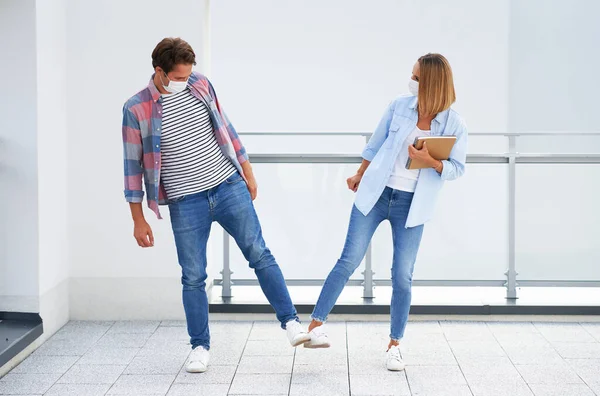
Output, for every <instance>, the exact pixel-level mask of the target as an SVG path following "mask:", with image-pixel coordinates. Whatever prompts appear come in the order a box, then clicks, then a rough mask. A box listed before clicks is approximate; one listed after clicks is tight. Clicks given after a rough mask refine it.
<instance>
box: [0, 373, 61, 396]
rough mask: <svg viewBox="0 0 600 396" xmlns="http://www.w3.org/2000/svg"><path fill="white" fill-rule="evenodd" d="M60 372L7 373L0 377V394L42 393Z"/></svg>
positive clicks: (56, 378) (52, 383) (50, 385)
mask: <svg viewBox="0 0 600 396" xmlns="http://www.w3.org/2000/svg"><path fill="white" fill-rule="evenodd" d="M59 377H60V374H12V373H11V374H7V375H5V376H4V377H2V378H1V379H0V395H24V394H25V395H26V394H32V395H36V394H44V393H45V392H46V391H48V389H50V388H51V387H52V385H54V383H55V382H56V380H58V378H59Z"/></svg>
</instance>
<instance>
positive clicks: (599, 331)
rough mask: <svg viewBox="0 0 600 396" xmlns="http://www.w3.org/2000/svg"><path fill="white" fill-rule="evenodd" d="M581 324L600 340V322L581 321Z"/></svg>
mask: <svg viewBox="0 0 600 396" xmlns="http://www.w3.org/2000/svg"><path fill="white" fill-rule="evenodd" d="M580 324H581V326H582V327H583V328H584V329H585V330H586V331H587V332H588V333H590V334H591V335H592V337H594V338H595V339H596V341H598V342H600V323H598V322H595V323H580Z"/></svg>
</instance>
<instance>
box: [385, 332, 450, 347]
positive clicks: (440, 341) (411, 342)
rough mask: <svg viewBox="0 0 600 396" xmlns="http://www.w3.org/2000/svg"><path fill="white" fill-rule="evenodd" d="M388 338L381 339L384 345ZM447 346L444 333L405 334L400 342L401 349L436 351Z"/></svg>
mask: <svg viewBox="0 0 600 396" xmlns="http://www.w3.org/2000/svg"><path fill="white" fill-rule="evenodd" d="M387 343H388V340H387V339H386V340H384V341H383V343H382V344H383V345H384V347H387ZM448 348H449V344H448V340H446V337H445V336H444V334H418V335H413V336H406V337H404V338H403V339H402V341H401V342H400V349H401V350H402V351H431V350H433V351H438V350H446V349H448Z"/></svg>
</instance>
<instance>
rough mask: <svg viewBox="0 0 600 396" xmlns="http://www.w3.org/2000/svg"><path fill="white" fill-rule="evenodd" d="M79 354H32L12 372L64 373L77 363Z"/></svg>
mask: <svg viewBox="0 0 600 396" xmlns="http://www.w3.org/2000/svg"><path fill="white" fill-rule="evenodd" d="M78 359H79V356H43V355H31V356H29V357H28V358H27V359H25V361H23V362H22V363H21V364H19V365H18V366H17V367H15V368H14V369H13V370H12V371H11V373H13V374H64V373H66V372H67V370H69V368H70V367H71V366H72V365H73V364H75V362H76V361H77V360H78Z"/></svg>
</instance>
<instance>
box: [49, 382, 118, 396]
mask: <svg viewBox="0 0 600 396" xmlns="http://www.w3.org/2000/svg"><path fill="white" fill-rule="evenodd" d="M111 385H112V384H111ZM111 385H109V384H56V385H54V386H53V387H52V388H50V390H49V391H48V393H46V394H45V395H44V396H104V395H105V394H106V392H107V391H108V389H109V388H110V386H111Z"/></svg>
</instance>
